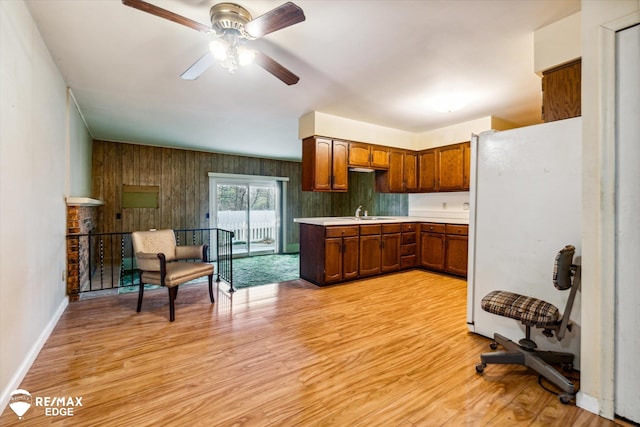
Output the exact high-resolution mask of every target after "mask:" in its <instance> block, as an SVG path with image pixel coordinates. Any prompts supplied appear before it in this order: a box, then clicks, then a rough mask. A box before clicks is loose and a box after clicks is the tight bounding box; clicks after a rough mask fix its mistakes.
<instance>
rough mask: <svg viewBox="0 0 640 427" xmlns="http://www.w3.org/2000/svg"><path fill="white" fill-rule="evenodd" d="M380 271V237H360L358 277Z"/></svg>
mask: <svg viewBox="0 0 640 427" xmlns="http://www.w3.org/2000/svg"><path fill="white" fill-rule="evenodd" d="M380 271H381V270H380V235H379V234H377V235H370V236H360V276H371V275H373V274H380Z"/></svg>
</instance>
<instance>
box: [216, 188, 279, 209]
mask: <svg viewBox="0 0 640 427" xmlns="http://www.w3.org/2000/svg"><path fill="white" fill-rule="evenodd" d="M249 188H251V190H249ZM249 192H250V194H247V193H249ZM275 199H276V197H275V188H273V187H253V186H252V187H247V186H243V185H218V210H219V211H243V210H246V209H247V204H250V205H249V209H251V210H252V211H271V210H275V206H274V204H275Z"/></svg>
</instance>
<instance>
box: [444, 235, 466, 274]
mask: <svg viewBox="0 0 640 427" xmlns="http://www.w3.org/2000/svg"><path fill="white" fill-rule="evenodd" d="M445 233H446V237H447V238H446V248H445V253H446V256H445V266H444V271H445V272H447V273H450V274H455V275H457V276H464V277H467V259H468V253H469V250H468V248H469V237H468V236H469V226H468V225H457V224H447V225H445Z"/></svg>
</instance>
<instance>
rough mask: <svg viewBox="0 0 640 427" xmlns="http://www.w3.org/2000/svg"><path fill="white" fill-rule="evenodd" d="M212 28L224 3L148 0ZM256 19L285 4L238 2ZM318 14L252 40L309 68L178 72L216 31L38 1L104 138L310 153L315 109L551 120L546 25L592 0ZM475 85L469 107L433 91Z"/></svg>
mask: <svg viewBox="0 0 640 427" xmlns="http://www.w3.org/2000/svg"><path fill="white" fill-rule="evenodd" d="M147 1H148V2H150V3H153V4H155V5H157V6H160V7H162V8H164V9H168V10H170V11H172V12H175V13H178V14H181V15H183V16H186V17H189V18H191V19H193V20H196V21H199V22H202V23H204V24H209V23H210V21H209V8H210V7H211V5H213V4H214V3H216V2H217V1H215V0H181V1H180V0H147ZM237 2H238V3H239V4H241V5H243V6H244V7H246V8H247V9H248V10H249V11H250V12H251V13H252V14H253V16H254V17H257V16H259V15H262V14H264V13H266V12H268V11H269V10H271V9H273V8H275V7H277V6H279V5H280V4H282V3H284V2H285V0H238V1H237ZM294 2H295V3H296V4H297V5H298V6H300V7H301V8H302V9H303V10H304V13H305V15H306V21H304V22H302V23H299V24H296V25H294V26H291V27H289V28H285V29H283V30H280V31H278V32H275V33H272V34H269V35H266V36H265V37H263V38H262V39H259V40H256V41H253V42H251V44H252V45H253V47H256V48H259V49H260V50H262V51H263V52H265V53H266V54H268V55H269V56H271V57H272V58H273V59H275V60H277V61H278V62H280V63H281V64H283V65H284V66H285V67H287V68H288V69H290V70H291V71H292V72H294V73H295V74H297V75H298V76H299V77H300V82H299V83H298V84H296V85H294V86H287V85H285V84H284V83H282V82H281V81H279V80H278V79H276V78H275V77H273V76H272V75H271V74H269V73H267V72H266V71H265V70H263V69H262V68H260V67H259V66H257V65H251V66H249V67H247V68H244V69H241V70H238V71H237V72H236V74H234V75H231V74H229V73H228V72H227V71H225V70H224V69H222V68H221V67H219V66H218V65H217V64H216V65H214V66H213V67H212V68H210V69H209V70H207V71H206V72H205V73H204V74H203V75H202V76H201V77H200V78H199V79H198V80H195V81H184V80H182V79H180V78H179V76H180V74H182V72H183V71H185V70H186V69H187V68H188V67H189V66H190V65H191V64H192V63H194V62H195V61H196V60H197V59H198V58H200V57H201V56H202V55H203V54H205V53H206V52H207V42H208V39H209V37H210V36H206V35H204V34H201V33H199V32H197V31H195V30H192V29H190V28H187V27H184V26H182V25H179V24H176V23H173V22H170V21H167V20H164V19H161V18H159V17H156V16H153V15H150V14H147V13H144V12H141V11H139V10H136V9H133V8H131V7H127V6H124V5H123V4H122V3H121V2H120V1H119V0H56V1H52V0H27V5H28V7H29V9H30V10H31V13H32V15H33V17H34V19H35V21H36V23H37V25H38V27H39V28H40V31H41V33H42V36H43V38H44V40H45V42H46V43H47V45H48V47H49V50H50V51H51V54H52V56H53V58H54V60H55V62H56V64H57V65H58V67H59V69H60V70H61V72H62V74H63V76H64V78H65V80H66V82H67V84H68V86H69V87H71V89H72V91H73V93H74V95H75V97H76V99H77V102H78V104H79V106H80V109H81V111H82V113H83V115H84V117H85V119H86V121H87V124H88V126H89V130H90V132H91V134H92V136H93V137H94V138H96V139H102V140H110V141H122V142H133V143H140V144H152V145H162V146H169V147H184V148H190V149H197V150H205V151H215V152H223V153H236V154H243V155H253V156H258V157H271V158H280V159H300V157H301V144H300V141H299V140H298V119H299V117H300V116H302V115H304V114H306V113H308V112H310V111H314V110H315V111H320V112H323V113H327V114H332V115H337V116H342V117H347V118H350V119H354V120H360V121H364V122H369V123H375V124H378V125H382V126H388V127H392V128H396V129H401V130H406V131H410V132H424V131H427V130H431V129H436V128H440V127H443V126H447V125H451V124H454V123H459V122H463V121H467V120H471V119H475V118H478V117H484V116H487V115H493V116H497V117H500V118H502V119H506V120H510V121H513V122H515V123H518V124H520V125H528V124H533V123H539V122H540V104H541V93H540V78H539V77H538V76H537V75H535V74H534V71H533V31H535V30H536V29H538V28H541V27H544V26H546V25H548V24H550V23H552V22H555V21H557V20H559V19H562V18H564V17H566V16H568V15H571V14H573V13H575V12H577V11H579V10H580V0H341V1H339V0H294ZM447 93H463V94H465V95H466V96H468V97H469V102H468V104H467V106H466V107H465V108H463V109H462V110H460V111H458V112H454V113H439V112H436V111H434V110H433V109H432V108H431V106H430V102H431V100H432V99H433V98H434V97H436V96H440V95H442V94H447Z"/></svg>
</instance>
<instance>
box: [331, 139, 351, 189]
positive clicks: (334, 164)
mask: <svg viewBox="0 0 640 427" xmlns="http://www.w3.org/2000/svg"><path fill="white" fill-rule="evenodd" d="M332 154H333V155H332V159H331V172H332V181H331V189H332V190H334V191H347V190H348V187H349V186H348V177H347V175H348V173H347V162H348V161H349V143H347V142H344V141H333V153H332Z"/></svg>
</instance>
